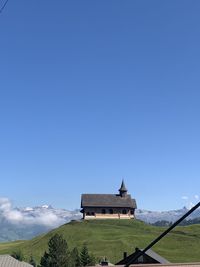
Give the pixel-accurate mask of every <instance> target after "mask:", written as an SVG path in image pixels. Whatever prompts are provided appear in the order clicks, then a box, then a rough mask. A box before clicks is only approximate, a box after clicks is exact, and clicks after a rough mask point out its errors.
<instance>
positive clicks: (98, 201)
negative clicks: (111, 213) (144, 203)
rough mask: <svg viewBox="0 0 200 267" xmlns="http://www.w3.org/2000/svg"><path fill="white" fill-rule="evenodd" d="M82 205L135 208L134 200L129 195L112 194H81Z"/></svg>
mask: <svg viewBox="0 0 200 267" xmlns="http://www.w3.org/2000/svg"><path fill="white" fill-rule="evenodd" d="M84 207H113V208H133V209H136V208H137V206H136V201H135V199H132V198H131V195H126V196H125V197H121V196H120V195H112V194H83V195H82V198H81V208H84Z"/></svg>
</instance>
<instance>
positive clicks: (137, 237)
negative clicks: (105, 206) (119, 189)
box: [0, 220, 200, 263]
mask: <svg viewBox="0 0 200 267" xmlns="http://www.w3.org/2000/svg"><path fill="white" fill-rule="evenodd" d="M163 231H164V228H161V227H155V226H150V225H147V224H145V223H143V222H140V221H137V220H99V221H81V222H71V223H68V224H65V225H63V226H61V227H59V228H57V229H55V230H53V231H51V232H49V233H48V234H46V235H42V236H39V237H36V238H34V239H32V240H30V241H18V242H11V243H1V244H0V254H5V253H11V252H12V251H14V250H17V249H20V250H22V251H23V253H24V254H25V255H26V257H27V258H29V256H30V255H31V254H32V255H33V256H34V257H35V258H36V259H37V260H39V259H40V257H41V255H42V254H43V252H44V250H45V249H46V248H47V243H48V240H49V238H50V237H51V236H52V235H54V234H55V233H59V234H62V235H63V236H64V238H65V239H66V240H67V242H68V245H69V248H70V249H72V248H73V247H75V246H77V247H78V248H81V246H82V245H83V243H87V245H88V248H89V250H90V251H91V252H93V254H94V255H95V256H96V257H98V258H100V257H102V256H107V257H108V258H109V259H110V261H111V262H113V263H115V262H117V261H118V260H120V259H121V258H122V254H123V252H124V251H127V252H128V253H131V252H132V251H133V250H134V249H135V247H139V248H144V247H145V246H146V245H148V244H149V243H150V241H152V240H153V239H154V238H156V237H157V236H158V235H159V234H160V233H161V232H163ZM199 248H200V225H192V226H181V227H177V228H175V230H174V231H173V232H172V233H170V234H169V235H168V236H166V237H165V238H164V239H163V240H161V241H160V242H159V243H158V244H157V245H156V246H155V247H154V248H153V250H155V251H156V252H157V253H159V254H160V255H161V256H163V257H165V258H166V259H168V260H169V261H171V262H190V261H200V253H199Z"/></svg>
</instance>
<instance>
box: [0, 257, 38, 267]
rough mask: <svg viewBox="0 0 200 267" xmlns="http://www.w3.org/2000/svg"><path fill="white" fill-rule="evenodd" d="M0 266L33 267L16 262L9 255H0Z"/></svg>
mask: <svg viewBox="0 0 200 267" xmlns="http://www.w3.org/2000/svg"><path fill="white" fill-rule="evenodd" d="M0 266H2V267H33V266H32V265H30V264H29V263H26V262H22V261H18V260H16V259H15V258H13V257H11V256H10V255H0Z"/></svg>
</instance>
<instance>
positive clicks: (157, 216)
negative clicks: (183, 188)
mask: <svg viewBox="0 0 200 267" xmlns="http://www.w3.org/2000/svg"><path fill="white" fill-rule="evenodd" d="M188 210H189V209H187V208H186V207H184V208H182V209H179V210H170V211H149V210H141V209H138V210H136V218H137V219H139V220H142V221H144V222H146V223H151V224H152V223H155V222H158V221H166V222H175V221H177V220H178V219H179V218H180V217H181V216H183V215H184V214H185V213H186V212H187V211H188ZM195 218H200V209H197V210H196V211H194V212H193V213H192V214H191V215H190V216H189V217H188V218H187V220H192V219H195Z"/></svg>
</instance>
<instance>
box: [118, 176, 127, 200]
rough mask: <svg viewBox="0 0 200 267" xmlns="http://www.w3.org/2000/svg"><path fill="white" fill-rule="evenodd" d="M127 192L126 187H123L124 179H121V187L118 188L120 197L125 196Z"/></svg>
mask: <svg viewBox="0 0 200 267" xmlns="http://www.w3.org/2000/svg"><path fill="white" fill-rule="evenodd" d="M127 191H128V190H127V189H126V186H125V183H124V179H123V180H122V184H121V187H120V189H119V193H120V196H121V197H124V196H126V194H127Z"/></svg>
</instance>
